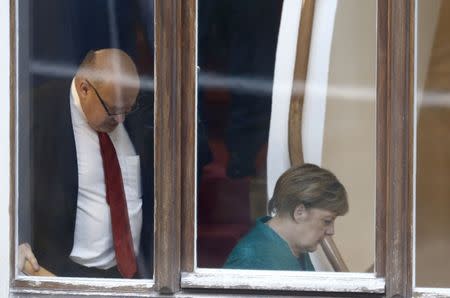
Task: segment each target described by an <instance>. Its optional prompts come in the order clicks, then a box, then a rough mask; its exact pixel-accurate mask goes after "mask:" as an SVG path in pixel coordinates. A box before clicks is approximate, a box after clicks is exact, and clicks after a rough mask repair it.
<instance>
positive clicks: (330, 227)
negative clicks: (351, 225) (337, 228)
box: [325, 223, 334, 236]
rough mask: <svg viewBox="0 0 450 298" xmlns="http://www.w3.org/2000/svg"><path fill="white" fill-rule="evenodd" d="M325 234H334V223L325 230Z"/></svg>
mask: <svg viewBox="0 0 450 298" xmlns="http://www.w3.org/2000/svg"><path fill="white" fill-rule="evenodd" d="M325 234H327V236H333V235H334V223H332V224H330V225H329V226H328V228H327V230H326V231H325Z"/></svg>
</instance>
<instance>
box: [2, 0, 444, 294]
mask: <svg viewBox="0 0 450 298" xmlns="http://www.w3.org/2000/svg"><path fill="white" fill-rule="evenodd" d="M18 1H20V0H10V1H5V2H4V3H2V5H3V7H5V8H7V9H6V10H1V11H0V15H1V16H4V17H3V18H2V17H0V23H1V24H2V25H3V26H0V41H1V42H2V44H4V45H6V47H5V49H4V50H0V53H1V55H0V59H1V61H0V62H4V63H2V65H3V64H4V65H7V67H5V68H4V69H6V71H3V72H2V73H0V77H2V78H3V76H4V77H5V78H4V79H3V80H1V79H0V84H1V88H0V94H2V95H4V96H3V97H6V98H7V97H8V95H9V97H10V101H9V103H8V102H6V103H5V104H4V107H5V109H4V111H8V110H9V114H8V115H6V113H7V112H5V115H4V116H5V117H1V120H0V121H1V122H0V124H1V125H0V129H1V131H0V138H1V140H2V142H1V145H0V149H1V153H2V154H1V155H2V156H1V159H0V162H1V163H2V164H3V163H4V164H5V165H4V166H3V167H2V170H0V171H2V172H1V173H2V175H1V177H0V183H1V186H2V187H1V189H3V190H6V191H5V192H4V193H5V194H6V193H7V194H8V196H9V200H0V215H1V216H0V218H1V220H2V221H4V222H2V223H3V224H2V225H0V229H1V231H2V233H0V239H1V240H4V241H5V242H6V241H9V245H6V246H4V247H3V248H2V249H1V252H2V253H1V254H0V261H1V262H2V264H5V266H4V269H3V270H2V271H1V273H0V280H1V281H2V282H0V293H4V294H6V295H11V296H13V297H14V296H21V295H23V294H27V293H36V294H38V293H39V294H61V293H65V294H71V295H74V296H77V295H79V296H85V295H86V294H88V293H89V294H92V295H95V294H102V295H110V296H115V295H126V294H130V295H136V296H153V295H157V294H158V293H164V294H173V293H177V294H176V295H177V296H180V297H182V296H202V295H205V296H208V294H222V295H223V296H230V297H231V296H235V295H236V294H243V295H244V294H245V295H246V296H247V295H248V296H252V295H254V296H260V295H262V294H264V295H265V296H270V295H278V294H283V295H286V296H289V295H296V296H298V295H314V296H321V297H327V296H342V297H344V296H345V297H348V296H354V297H356V296H361V295H367V296H379V297H381V296H384V295H385V296H387V297H393V296H396V295H398V296H396V297H411V296H412V295H415V296H417V297H424V296H426V295H432V294H439V295H442V296H445V297H450V290H448V289H425V288H423V289H421V288H417V289H416V288H414V282H413V264H414V262H413V218H414V214H413V200H414V198H413V179H414V176H413V160H414V155H413V153H414V148H413V147H414V134H413V130H414V121H413V120H414V113H413V111H414V110H413V107H414V94H415V90H414V69H415V61H414V56H415V49H414V44H415V30H414V29H415V25H416V23H415V22H416V17H415V13H416V12H415V9H416V0H397V1H389V0H378V1H377V141H376V144H377V145H376V146H377V162H376V169H377V173H376V177H377V182H376V183H377V185H376V259H375V268H376V269H375V270H376V273H375V274H374V275H373V277H371V280H372V281H381V280H383V281H385V290H384V291H383V292H382V293H374V294H373V295H372V294H371V292H368V291H364V290H362V291H361V292H357V291H356V290H355V289H351V288H350V287H346V288H343V289H333V288H332V287H323V288H320V289H318V291H314V292H312V291H311V290H313V289H310V288H309V289H308V288H302V287H298V288H295V289H291V290H292V291H286V289H285V287H283V286H280V288H278V289H274V290H268V289H259V290H255V289H254V288H253V287H241V286H239V285H238V284H236V286H232V287H233V288H234V289H228V288H225V287H224V286H220V284H219V283H218V282H217V283H216V282H207V286H206V287H203V288H202V287H201V286H200V283H199V280H196V281H195V280H194V282H193V283H192V285H191V286H187V281H188V279H187V278H189V277H192V276H193V274H196V272H200V273H201V271H199V270H198V269H196V266H195V214H196V210H195V208H196V202H195V200H196V198H195V193H196V186H195V176H196V175H195V171H196V169H195V149H196V148H195V147H196V145H195V131H196V122H195V117H196V106H195V102H196V98H195V96H196V88H197V87H196V83H197V66H196V64H197V63H196V61H197V58H196V47H197V45H196V43H197V37H196V28H197V27H196V18H197V17H196V12H197V11H196V5H197V3H196V0H155V78H157V79H156V80H155V83H156V84H155V86H156V87H155V100H156V102H155V111H156V112H155V113H156V114H155V136H156V138H155V202H156V204H155V265H154V266H155V275H154V284H153V283H152V282H148V281H147V282H144V283H145V285H143V286H142V287H141V289H139V287H140V286H139V285H138V284H139V282H137V283H136V284H135V283H134V282H131V283H130V282H127V284H126V285H125V284H120V285H119V286H118V287H117V288H111V286H112V285H114V284H117V281H116V280H113V281H108V280H106V281H104V280H100V279H89V280H81V279H79V280H78V281H76V280H75V279H74V280H73V281H70V282H66V281H68V280H69V279H61V281H62V282H60V281H48V280H45V279H41V278H30V279H29V280H27V279H25V280H21V279H20V278H16V277H15V274H14V272H15V247H16V238H17V229H16V222H17V220H16V210H17V207H16V206H17V202H16V189H17V184H16V183H17V181H16V162H17V155H16V152H17V140H16V120H17V119H16V117H17V116H16V115H17V111H16V97H17V75H18V72H17V70H16V69H17V68H16V67H17V60H16V54H17V42H18V39H19V36H18V34H17V30H16V17H17V11H16V8H17V2H18ZM8 13H9V18H8V17H7V16H8ZM8 49H9V53H8ZM8 62H9V63H8ZM8 68H9V69H8ZM8 75H9V80H8V79H7V77H8ZM7 84H8V85H9V86H7ZM8 131H9V133H8ZM5 196H6V195H5ZM1 235H2V236H1ZM8 265H9V266H8ZM206 273H208V272H206ZM208 274H209V273H208ZM313 275H314V276H312V277H311V278H312V280H317V281H318V282H319V281H320V278H321V277H320V276H321V273H315V274H313ZM344 275H345V274H344ZM344 275H341V276H344ZM214 276H218V277H220V275H217V274H216V275H215V273H214V272H213V277H214ZM224 276H225V275H224ZM316 277H317V278H316ZM336 277H337V278H339V274H338V273H336ZM354 280H355V281H356V279H354ZM357 281H360V279H359V278H357ZM209 285H211V287H210V286H209ZM347 290H349V291H347ZM336 292H338V293H336ZM364 293H366V294H364Z"/></svg>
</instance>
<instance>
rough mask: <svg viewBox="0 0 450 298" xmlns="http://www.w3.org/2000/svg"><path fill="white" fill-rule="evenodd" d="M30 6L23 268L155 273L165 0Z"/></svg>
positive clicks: (23, 83) (24, 8)
mask: <svg viewBox="0 0 450 298" xmlns="http://www.w3.org/2000/svg"><path fill="white" fill-rule="evenodd" d="M18 9H19V22H18V23H19V24H20V25H19V30H20V32H21V39H20V44H19V59H18V60H19V70H18V72H19V81H18V84H19V96H18V107H19V121H18V125H19V144H20V145H19V175H18V181H19V189H20V191H19V246H18V253H17V256H18V263H17V267H18V273H19V274H28V275H44V276H46V275H50V276H58V277H59V276H62V277H66V276H69V277H103V278H152V276H153V79H152V77H153V73H152V72H153V3H152V1H141V0H133V1H127V2H123V1H100V0H94V1H79V0H74V1H58V0H44V1H28V0H23V1H19V5H18ZM94 86H95V88H94ZM100 94H101V96H102V98H100V97H99V95H100ZM100 100H101V101H103V104H104V105H105V106H107V107H108V111H106V110H105V107H104V106H103V105H102V104H101V102H100ZM137 106H139V109H136V107H137Z"/></svg>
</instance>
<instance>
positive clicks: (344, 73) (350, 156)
mask: <svg viewBox="0 0 450 298" xmlns="http://www.w3.org/2000/svg"><path fill="white" fill-rule="evenodd" d="M300 2H302V1H279V0H264V1H261V0H258V1H251V0H249V1H228V0H204V1H201V0H200V1H199V13H198V26H199V29H198V34H199V35H198V48H199V51H198V52H199V56H198V63H199V67H200V74H199V90H198V131H197V142H198V144H197V145H198V146H197V149H198V152H197V156H198V165H197V168H198V174H197V175H198V194H197V195H198V203H197V206H198V209H197V224H198V228H197V265H198V266H199V267H208V268H222V267H223V266H224V264H225V262H226V260H227V257H228V256H229V255H230V253H231V251H232V249H233V247H235V245H236V244H237V243H238V241H239V240H240V239H241V238H242V237H243V236H244V235H246V233H248V231H249V230H250V229H251V228H252V227H253V226H254V224H255V223H256V222H257V219H258V218H261V217H263V216H266V215H268V212H267V203H268V200H269V199H270V198H271V197H272V194H273V190H274V187H275V182H276V181H277V179H278V177H279V176H280V175H281V174H282V173H283V172H284V171H285V170H286V169H288V168H289V167H290V161H289V148H288V138H289V135H288V130H289V129H288V118H289V103H290V100H291V94H293V92H294V91H293V90H296V91H298V90H301V92H300V93H301V94H304V104H303V117H302V118H303V119H302V128H301V129H299V130H298V131H299V134H300V133H301V134H302V140H303V157H304V161H305V162H308V163H314V164H317V165H322V166H323V167H324V168H326V169H329V170H331V171H332V172H333V173H335V174H336V176H337V177H338V179H339V180H340V181H341V182H342V183H343V185H345V188H346V189H347V192H348V200H349V206H350V209H349V212H348V213H347V214H346V215H345V216H343V217H342V218H339V219H338V220H337V221H336V226H335V230H336V231H335V232H336V235H335V236H334V237H333V238H334V240H335V242H336V244H337V247H338V248H339V252H340V254H341V255H342V258H343V259H344V261H345V263H346V264H347V266H348V267H349V269H350V271H359V272H364V271H367V270H373V269H372V268H371V266H372V264H373V262H374V248H375V245H374V240H375V237H374V235H375V233H374V231H375V217H374V214H375V212H374V210H375V131H376V129H375V124H376V123H375V114H376V111H375V107H376V104H375V86H376V85H375V84H376V69H375V65H376V43H375V41H376V31H375V29H376V26H375V24H376V20H375V16H376V1H357V0H342V1H336V2H335V1H330V2H329V3H327V4H328V5H321V4H316V7H315V8H314V11H315V13H314V16H313V18H314V28H313V30H312V32H313V33H312V36H311V45H310V55H309V58H308V59H309V61H308V63H309V65H308V64H307V65H308V69H307V70H308V71H307V74H308V76H307V82H306V85H305V84H304V82H303V81H295V80H297V77H295V74H294V68H295V67H294V66H295V65H296V57H297V56H298V54H299V53H296V50H295V49H296V47H297V46H298V45H297V44H296V42H297V36H298V34H299V33H298V32H299V30H298V22H299V19H300V9H301V5H300ZM316 3H319V2H317V1H316ZM330 3H331V4H330ZM255 7H258V9H255ZM318 12H320V13H318ZM319 18H323V19H320V20H319ZM314 32H321V34H320V36H319V35H317V33H314ZM351 45H353V46H351ZM293 82H295V83H294V84H293ZM292 87H294V88H292ZM310 256H311V259H312V263H313V265H314V268H315V270H316V271H327V270H332V267H331V264H330V262H329V261H328V260H327V258H326V257H325V256H324V253H323V252H322V251H321V250H320V249H319V250H318V251H317V252H315V253H312V254H310Z"/></svg>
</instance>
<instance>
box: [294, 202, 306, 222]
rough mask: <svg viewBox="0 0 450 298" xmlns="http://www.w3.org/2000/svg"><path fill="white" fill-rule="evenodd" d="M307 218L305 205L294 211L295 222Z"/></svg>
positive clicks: (298, 206)
mask: <svg viewBox="0 0 450 298" xmlns="http://www.w3.org/2000/svg"><path fill="white" fill-rule="evenodd" d="M305 216H306V207H305V205H303V204H300V205H297V207H295V209H294V220H295V221H296V222H299V221H301V220H303V219H304V218H305Z"/></svg>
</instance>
